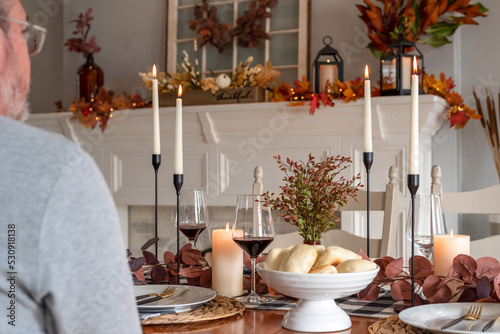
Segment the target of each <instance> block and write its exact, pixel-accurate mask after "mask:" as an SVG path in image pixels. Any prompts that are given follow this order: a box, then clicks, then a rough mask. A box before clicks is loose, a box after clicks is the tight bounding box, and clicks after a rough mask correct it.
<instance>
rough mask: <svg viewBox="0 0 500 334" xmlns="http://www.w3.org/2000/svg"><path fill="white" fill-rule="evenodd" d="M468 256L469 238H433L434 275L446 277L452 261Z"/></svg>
mask: <svg viewBox="0 0 500 334" xmlns="http://www.w3.org/2000/svg"><path fill="white" fill-rule="evenodd" d="M459 254H465V255H469V254H470V236H468V235H453V231H451V233H450V234H444V235H435V236H434V275H438V276H447V275H448V272H449V271H450V267H451V265H452V264H453V259H454V258H455V256H457V255H459Z"/></svg>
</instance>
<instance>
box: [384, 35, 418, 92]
mask: <svg viewBox="0 0 500 334" xmlns="http://www.w3.org/2000/svg"><path fill="white" fill-rule="evenodd" d="M413 57H415V58H417V73H416V74H418V75H419V86H420V87H419V92H420V94H423V93H424V89H423V87H424V86H423V78H424V75H423V74H424V70H423V69H424V57H423V55H422V52H420V50H419V49H418V48H417V47H416V45H415V43H413V42H410V41H409V40H407V39H405V38H400V39H399V40H398V41H397V42H394V43H391V44H389V47H388V48H387V50H386V51H385V52H384V54H383V55H382V57H381V58H380V86H381V87H380V94H381V95H410V94H411V76H412V74H413Z"/></svg>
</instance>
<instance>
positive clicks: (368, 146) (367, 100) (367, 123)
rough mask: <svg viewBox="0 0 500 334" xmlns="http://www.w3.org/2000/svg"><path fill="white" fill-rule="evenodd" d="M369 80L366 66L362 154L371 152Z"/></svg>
mask: <svg viewBox="0 0 500 334" xmlns="http://www.w3.org/2000/svg"><path fill="white" fill-rule="evenodd" d="M370 89H371V87H370V79H369V73H368V65H366V67H365V131H364V139H365V140H364V142H365V145H364V152H373V142H372V141H373V140H372V96H371V91H370Z"/></svg>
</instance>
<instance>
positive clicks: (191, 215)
mask: <svg viewBox="0 0 500 334" xmlns="http://www.w3.org/2000/svg"><path fill="white" fill-rule="evenodd" d="M180 206H181V207H180V213H179V218H180V219H179V230H180V231H181V232H182V233H183V234H184V235H185V236H186V237H187V238H188V239H189V242H191V245H192V247H193V248H194V249H196V242H197V241H198V237H199V236H200V234H201V232H203V231H204V230H205V229H206V228H207V226H208V213H207V205H206V203H205V196H204V193H203V190H202V189H186V190H182V191H181V197H180Z"/></svg>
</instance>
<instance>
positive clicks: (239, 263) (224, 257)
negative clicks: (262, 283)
mask: <svg viewBox="0 0 500 334" xmlns="http://www.w3.org/2000/svg"><path fill="white" fill-rule="evenodd" d="M235 234H236V236H241V237H243V230H235ZM212 289H213V290H214V291H216V292H217V293H219V294H220V295H223V296H228V297H233V296H238V295H241V294H242V293H243V250H242V249H241V248H240V247H239V246H238V245H237V244H236V243H235V242H234V241H233V231H232V230H231V229H230V228H229V224H227V225H226V228H225V229H219V230H213V231H212Z"/></svg>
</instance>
